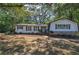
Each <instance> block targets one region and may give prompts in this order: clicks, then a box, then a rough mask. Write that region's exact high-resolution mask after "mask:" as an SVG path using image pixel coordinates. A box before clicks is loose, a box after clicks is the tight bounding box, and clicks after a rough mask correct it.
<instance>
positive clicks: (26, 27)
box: [15, 24, 48, 33]
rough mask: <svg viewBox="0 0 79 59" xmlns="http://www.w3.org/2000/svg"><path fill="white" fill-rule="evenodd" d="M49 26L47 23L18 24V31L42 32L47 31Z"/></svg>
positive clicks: (16, 30)
mask: <svg viewBox="0 0 79 59" xmlns="http://www.w3.org/2000/svg"><path fill="white" fill-rule="evenodd" d="M47 29H48V26H47V25H46V24H17V25H16V29H15V32H16V33H40V32H46V31H47Z"/></svg>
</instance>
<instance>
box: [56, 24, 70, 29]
mask: <svg viewBox="0 0 79 59" xmlns="http://www.w3.org/2000/svg"><path fill="white" fill-rule="evenodd" d="M55 29H70V24H55Z"/></svg>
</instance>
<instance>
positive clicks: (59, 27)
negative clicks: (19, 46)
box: [15, 19, 78, 34]
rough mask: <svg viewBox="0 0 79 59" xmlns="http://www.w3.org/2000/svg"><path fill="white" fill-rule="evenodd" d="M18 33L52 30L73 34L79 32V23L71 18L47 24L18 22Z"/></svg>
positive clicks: (16, 30)
mask: <svg viewBox="0 0 79 59" xmlns="http://www.w3.org/2000/svg"><path fill="white" fill-rule="evenodd" d="M15 32H16V33H40V32H52V33H58V34H72V33H75V32H78V25H77V23H76V22H74V21H71V20H69V19H60V20H55V21H52V22H50V23H49V24H48V25H46V24H17V25H16V29H15Z"/></svg>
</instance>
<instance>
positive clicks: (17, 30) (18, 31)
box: [15, 24, 47, 33]
mask: <svg viewBox="0 0 79 59" xmlns="http://www.w3.org/2000/svg"><path fill="white" fill-rule="evenodd" d="M19 26H20V25H19ZM27 26H28V25H27ZM34 26H37V24H36V25H34ZM34 26H32V25H31V30H28V31H27V30H26V25H23V29H17V26H16V28H15V32H16V33H39V30H38V31H35V30H34ZM42 26H43V25H42ZM44 26H45V25H44ZM39 27H40V29H41V26H40V25H39ZM45 27H46V29H47V26H45Z"/></svg>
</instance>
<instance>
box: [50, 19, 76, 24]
mask: <svg viewBox="0 0 79 59" xmlns="http://www.w3.org/2000/svg"><path fill="white" fill-rule="evenodd" d="M59 20H69V19H57V20H54V21H51V22H50V23H49V24H51V23H52V22H56V21H59ZM69 21H71V22H74V23H76V22H75V21H73V20H69Z"/></svg>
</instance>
